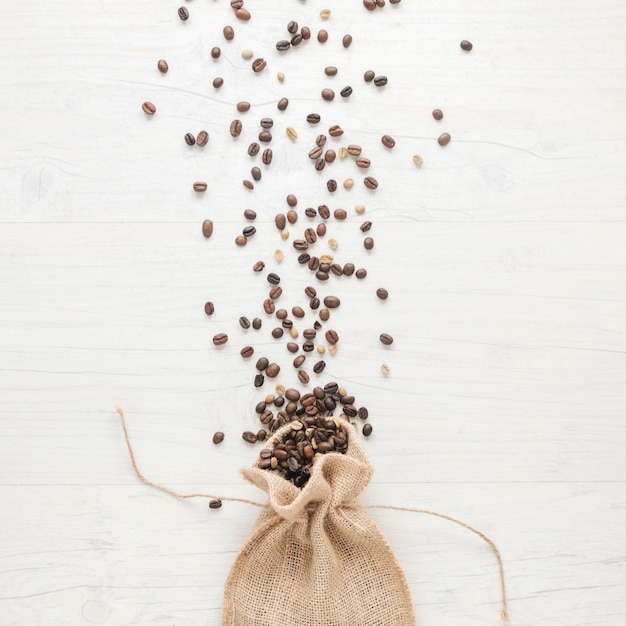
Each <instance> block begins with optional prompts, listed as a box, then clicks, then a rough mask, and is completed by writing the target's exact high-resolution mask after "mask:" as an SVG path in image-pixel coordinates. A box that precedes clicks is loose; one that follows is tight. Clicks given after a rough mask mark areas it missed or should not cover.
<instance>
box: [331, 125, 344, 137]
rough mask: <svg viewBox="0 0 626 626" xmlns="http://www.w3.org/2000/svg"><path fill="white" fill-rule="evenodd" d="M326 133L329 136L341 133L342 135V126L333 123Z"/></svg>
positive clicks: (339, 135)
mask: <svg viewBox="0 0 626 626" xmlns="http://www.w3.org/2000/svg"><path fill="white" fill-rule="evenodd" d="M328 134H329V135H330V136H331V137H341V135H343V128H341V126H339V125H338V124H334V125H333V126H331V127H330V128H329V129H328Z"/></svg>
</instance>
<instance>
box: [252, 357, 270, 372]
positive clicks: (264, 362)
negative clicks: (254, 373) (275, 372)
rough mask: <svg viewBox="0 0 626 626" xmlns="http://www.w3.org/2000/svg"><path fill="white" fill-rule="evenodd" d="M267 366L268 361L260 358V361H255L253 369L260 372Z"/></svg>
mask: <svg viewBox="0 0 626 626" xmlns="http://www.w3.org/2000/svg"><path fill="white" fill-rule="evenodd" d="M269 364H270V361H269V359H268V358H266V357H264V356H262V357H261V358H260V359H258V360H257V362H256V365H255V367H256V368H257V369H258V370H259V372H262V371H263V370H264V369H265V368H266V367H267V366H268V365H269Z"/></svg>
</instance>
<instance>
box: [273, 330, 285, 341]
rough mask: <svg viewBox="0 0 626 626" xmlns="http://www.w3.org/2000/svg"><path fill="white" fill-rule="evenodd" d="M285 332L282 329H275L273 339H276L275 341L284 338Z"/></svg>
mask: <svg viewBox="0 0 626 626" xmlns="http://www.w3.org/2000/svg"><path fill="white" fill-rule="evenodd" d="M284 332H285V331H284V330H283V329H282V328H280V327H277V328H274V329H273V330H272V337H274V339H280V338H281V337H282V336H283V334H284Z"/></svg>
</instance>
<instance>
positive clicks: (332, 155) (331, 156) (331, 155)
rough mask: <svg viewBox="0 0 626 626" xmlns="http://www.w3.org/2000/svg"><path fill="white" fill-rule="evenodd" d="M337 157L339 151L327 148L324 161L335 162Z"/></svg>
mask: <svg viewBox="0 0 626 626" xmlns="http://www.w3.org/2000/svg"><path fill="white" fill-rule="evenodd" d="M336 158H337V153H336V152H335V151H334V150H332V149H331V150H326V152H325V153H324V161H326V163H333V162H334V161H335V159H336Z"/></svg>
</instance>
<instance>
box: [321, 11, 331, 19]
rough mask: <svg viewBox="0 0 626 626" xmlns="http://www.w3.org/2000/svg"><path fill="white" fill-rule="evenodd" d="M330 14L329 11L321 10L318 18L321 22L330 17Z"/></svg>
mask: <svg viewBox="0 0 626 626" xmlns="http://www.w3.org/2000/svg"><path fill="white" fill-rule="evenodd" d="M330 13H331V11H330V9H322V10H321V11H320V17H321V18H322V19H323V20H327V19H328V18H329V17H330Z"/></svg>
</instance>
